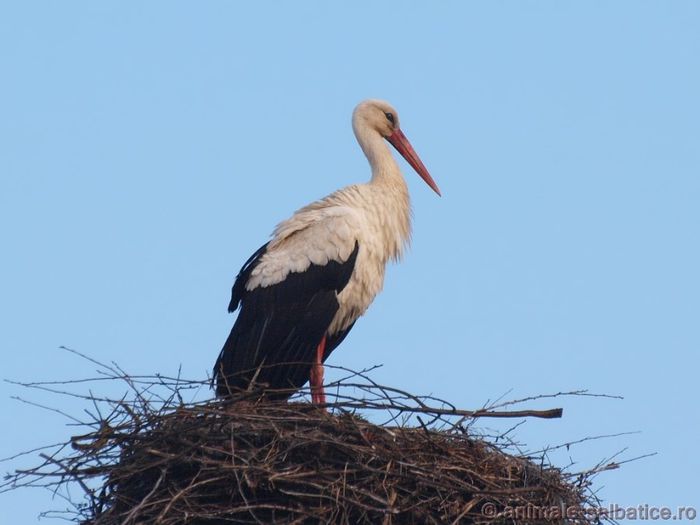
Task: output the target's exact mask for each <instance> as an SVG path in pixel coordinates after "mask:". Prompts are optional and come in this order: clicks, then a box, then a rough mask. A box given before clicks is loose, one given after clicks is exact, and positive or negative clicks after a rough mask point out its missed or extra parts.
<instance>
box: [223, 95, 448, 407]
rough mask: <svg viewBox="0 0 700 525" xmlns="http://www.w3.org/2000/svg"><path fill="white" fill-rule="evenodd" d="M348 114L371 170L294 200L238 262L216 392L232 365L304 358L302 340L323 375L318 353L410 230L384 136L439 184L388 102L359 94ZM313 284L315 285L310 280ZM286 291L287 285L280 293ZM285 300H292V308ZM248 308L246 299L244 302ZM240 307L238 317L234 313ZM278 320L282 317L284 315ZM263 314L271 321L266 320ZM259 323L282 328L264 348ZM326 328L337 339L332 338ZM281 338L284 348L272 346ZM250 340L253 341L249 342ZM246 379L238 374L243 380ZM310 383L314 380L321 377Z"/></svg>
mask: <svg viewBox="0 0 700 525" xmlns="http://www.w3.org/2000/svg"><path fill="white" fill-rule="evenodd" d="M352 124H353V130H354V132H355V136H356V137H357V140H358V142H359V144H360V146H361V148H362V150H363V152H364V153H365V155H366V156H367V159H368V161H369V163H370V166H371V168H372V178H371V180H370V181H369V182H368V183H366V184H355V185H352V186H348V187H346V188H343V189H341V190H338V191H336V192H334V193H332V194H330V195H329V196H327V197H325V198H323V199H321V200H319V201H316V202H314V203H312V204H309V205H308V206H305V207H304V208H301V209H300V210H298V211H297V212H296V213H294V215H293V216H292V217H290V218H289V219H287V220H286V221H283V222H281V223H280V224H279V225H277V227H276V228H275V230H274V232H273V235H272V239H271V240H270V242H269V243H268V244H267V245H266V246H264V247H263V248H261V250H259V251H258V252H256V254H254V256H253V257H252V258H251V260H249V261H248V262H247V263H246V265H245V266H244V267H243V269H242V270H241V273H240V274H239V276H238V278H237V281H236V284H235V285H234V289H233V297H232V302H231V304H232V305H233V308H234V309H235V307H236V306H237V304H238V302H239V301H240V303H241V305H242V306H241V308H242V311H241V314H240V315H239V320H237V322H236V325H234V328H233V330H232V332H231V336H229V340H227V343H226V345H224V349H223V350H222V352H221V355H220V356H219V360H218V361H217V365H216V367H215V371H214V372H215V376H216V377H217V391H218V392H219V393H222V392H224V390H223V389H222V388H220V387H221V381H220V380H221V379H222V378H223V379H228V378H229V376H231V375H232V374H233V373H234V372H236V373H237V372H240V371H241V370H240V369H241V367H242V366H248V367H250V368H255V367H260V366H261V365H263V364H264V365H270V364H271V363H270V361H273V362H274V364H277V363H278V362H279V359H277V358H276V357H281V358H284V359H289V358H291V357H292V354H293V357H295V358H296V357H303V358H308V357H309V356H308V354H309V352H308V348H306V347H313V348H315V347H316V346H318V356H317V359H316V363H315V365H314V368H312V369H311V373H312V380H313V379H314V377H313V375H314V371H315V372H316V375H317V376H318V374H319V373H320V377H321V378H322V368H320V367H321V362H322V361H323V360H324V359H325V358H326V357H327V356H328V354H330V351H332V349H333V348H334V347H335V346H337V344H339V342H340V341H342V339H343V338H344V337H345V335H346V333H347V331H349V329H350V328H351V327H352V326H353V324H354V322H355V321H356V320H357V318H358V317H360V316H361V315H362V314H364V313H365V311H366V310H367V308H368V307H369V305H370V304H371V303H372V301H373V300H374V298H375V297H376V295H377V294H378V293H379V292H380V291H381V289H382V286H383V283H384V273H385V267H386V264H387V262H388V261H389V260H390V259H393V260H398V259H400V257H401V255H402V253H403V250H404V248H405V247H406V245H407V244H408V243H409V241H410V236H411V208H410V202H409V195H408V188H407V186H406V182H405V180H404V178H403V176H402V175H401V171H400V169H399V167H398V164H397V163H396V161H395V160H394V157H393V156H392V154H391V152H390V151H389V148H388V145H387V142H386V141H385V140H384V139H386V140H388V141H389V142H390V143H391V144H392V145H394V147H396V149H397V150H398V151H399V152H400V153H401V154H402V155H403V156H404V157H405V158H406V160H407V161H408V162H409V163H410V164H411V165H412V166H413V167H414V169H416V171H417V172H418V173H419V175H421V177H423V179H424V180H425V181H426V182H427V183H428V184H429V185H430V186H431V188H433V190H435V191H436V192H437V193H438V194H439V190H438V188H437V185H436V184H435V182H434V181H433V180H432V178H431V177H430V175H429V174H428V171H427V170H426V169H425V167H424V166H423V164H422V162H421V161H420V159H419V158H418V156H417V155H416V153H415V151H414V150H413V148H412V147H411V145H410V143H409V142H408V140H407V139H406V138H405V136H404V135H403V133H402V132H401V130H400V128H399V121H398V116H397V115H396V110H394V109H393V108H392V107H391V106H390V105H389V104H388V103H386V102H383V101H379V100H368V101H365V102H362V103H361V104H359V105H358V106H357V108H356V109H355V111H354V113H353V120H352ZM347 274H349V278H348V277H347ZM343 276H344V277H343ZM300 279H302V280H303V282H304V285H303V287H301V288H300V286H301V285H300V284H299V283H298V282H297V281H299V280H300ZM300 282H301V281H300ZM237 287H238V288H237ZM313 287H316V288H317V290H313V289H311V288H313ZM292 289H293V290H292ZM286 291H289V294H287V295H285V293H286ZM292 291H293V293H292ZM316 292H318V293H316ZM329 293H331V295H332V296H330V297H328V301H326V302H325V303H324V306H323V307H321V306H320V305H319V301H317V300H316V299H317V298H318V297H321V295H323V294H326V295H323V296H324V297H326V296H327V295H328V294H329ZM263 294H266V295H265V297H267V299H265V301H261V300H258V299H256V298H255V297H257V296H262V295H263ZM307 295H308V301H307V302H308V303H309V304H308V305H307V306H306V307H305V308H306V309H307V310H306V311H303V312H299V311H298V310H299V309H303V308H304V307H302V306H299V304H302V303H303V304H306V303H304V301H306V300H307ZM249 297H251V298H249ZM302 298H304V299H302ZM248 303H250V304H251V305H252V304H254V307H255V308H256V309H257V310H258V311H257V314H256V315H257V316H258V317H265V324H264V326H263V328H262V329H260V328H259V327H258V324H256V321H255V319H256V317H255V316H253V315H244V310H245V309H246V308H247V305H248ZM261 303H262V304H261ZM297 303H299V304H297ZM292 304H293V305H294V308H291V305H292ZM287 307H289V308H287ZM252 308H253V306H250V308H249V310H251V312H252ZM285 308H287V309H285ZM331 308H332V309H333V311H330V309H331ZM280 310H282V311H284V312H285V313H284V315H281V314H279V311H280ZM329 313H330V314H332V316H330V315H329ZM314 315H318V318H319V323H322V324H323V326H320V325H318V326H317V325H314V327H313V328H314V329H313V330H308V329H307V330H306V332H314V335H313V336H309V337H308V341H306V342H304V344H302V343H301V342H300V343H298V344H297V343H296V341H297V340H298V339H299V338H300V337H302V336H301V335H299V333H298V330H297V328H298V326H300V325H301V324H302V323H306V322H307V321H309V319H310V318H311V317H313V316H314ZM243 317H245V319H246V320H245V321H241V319H242V318H243ZM294 319H296V321H295V320H294ZM329 321H330V322H329ZM244 322H245V323H248V325H250V326H249V327H248V332H250V331H255V334H256V335H255V337H252V336H250V337H249V336H248V334H247V333H246V331H245V327H241V328H240V329H239V330H237V327H238V325H239V323H244ZM285 322H286V323H287V324H288V326H283V325H282V323H285ZM271 323H277V324H275V325H274V326H273V325H272V324H271ZM270 327H271V328H270ZM265 330H268V331H274V332H275V334H277V331H279V332H280V334H278V335H275V336H274V337H272V336H270V337H271V338H272V339H274V341H273V340H272V339H271V340H270V341H269V346H270V347H269V348H262V347H264V346H265V344H266V340H265V337H266V332H265ZM258 332H259V333H258ZM285 334H286V335H285ZM334 337H335V338H336V339H337V341H334V340H333V339H332V338H334ZM327 338H328V340H329V341H333V344H331V348H330V349H326V340H327ZM239 341H245V344H243V343H240V344H239V343H238V342H239ZM293 343H294V344H293ZM284 344H287V345H288V346H290V349H291V350H290V349H286V350H285V349H280V348H279V347H280V346H284ZM246 345H247V346H246ZM275 345H276V346H275ZM251 346H254V348H253V349H251V348H249V347H251ZM301 347H304V348H306V350H304V349H302V348H301ZM253 351H254V354H255V359H252V360H251V359H244V357H246V356H242V355H240V354H242V353H244V352H248V354H251V353H252V352H253ZM243 364H245V365H243ZM279 365H281V362H279ZM310 366H311V362H309V361H307V363H306V368H305V369H304V367H302V370H301V372H298V373H296V374H293V375H295V377H296V380H293V381H292V380H290V381H288V383H289V386H291V387H296V388H298V387H299V386H301V384H299V382H300V381H301V379H306V378H307V377H308V373H309V372H308V370H309V367H310ZM258 372H259V371H258ZM304 374H305V375H304ZM273 376H274V377H273ZM278 376H280V377H281V378H282V384H277V383H279V381H275V380H277V379H278ZM258 377H260V374H259V373H258ZM269 377H270V378H273V379H274V380H273V379H270V381H268V382H269V383H273V384H272V386H273V387H277V388H283V387H284V386H286V383H285V378H284V374H280V373H279V371H276V372H275V374H270V375H269ZM299 378H301V379H299ZM248 381H249V379H246V380H245V381H243V382H241V381H238V382H237V383H236V384H237V385H239V386H240V385H241V384H243V385H244V386H245V384H246V383H247V382H248ZM228 383H229V384H227V385H226V386H230V383H231V381H228ZM312 383H313V381H312ZM312 386H315V387H316V388H317V389H318V388H320V385H312ZM321 395H322V394H321ZM315 399H316V400H317V401H318V400H322V399H323V398H322V397H317V398H315Z"/></svg>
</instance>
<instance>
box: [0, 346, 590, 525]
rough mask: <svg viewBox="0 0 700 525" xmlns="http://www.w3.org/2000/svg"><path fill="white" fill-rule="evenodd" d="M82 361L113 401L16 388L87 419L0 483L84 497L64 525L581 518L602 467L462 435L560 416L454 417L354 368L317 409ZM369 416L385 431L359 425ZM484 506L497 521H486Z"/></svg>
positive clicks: (440, 404)
mask: <svg viewBox="0 0 700 525" xmlns="http://www.w3.org/2000/svg"><path fill="white" fill-rule="evenodd" d="M91 361H92V362H94V363H97V364H98V365H99V366H100V368H99V370H98V377H97V378H96V379H97V380H98V381H103V380H105V379H111V380H118V381H122V382H124V384H125V385H126V386H127V387H128V388H127V391H126V393H125V394H124V395H123V396H119V397H117V398H116V399H110V398H108V397H104V396H95V395H93V394H92V393H89V394H87V395H86V394H84V393H78V392H74V391H70V388H73V387H76V386H79V385H82V384H83V381H82V380H78V381H70V382H41V383H25V384H23V386H27V387H29V388H34V389H40V390H43V391H48V392H51V393H54V394H64V395H69V396H72V397H77V398H79V399H85V400H88V401H89V402H90V404H91V406H92V408H91V410H86V411H85V413H86V414H88V419H87V420H85V421H80V420H78V419H76V418H75V417H74V416H68V417H70V418H71V421H72V422H73V423H75V422H76V421H78V422H79V423H80V425H82V426H83V427H85V431H83V432H80V433H76V434H75V435H74V436H73V437H72V438H71V439H70V440H68V441H67V442H66V443H63V444H61V445H59V446H58V447H56V449H55V450H53V452H52V453H47V451H46V450H43V451H42V452H41V454H40V455H39V457H40V459H41V462H40V464H39V465H37V466H35V467H33V468H30V469H25V470H19V471H16V472H15V473H14V474H12V475H10V476H9V477H7V478H6V480H5V483H4V484H2V485H0V492H1V491H6V490H11V489H13V488H16V487H19V486H42V487H48V488H50V489H52V490H56V491H58V490H61V489H65V488H66V487H67V486H69V485H73V486H78V487H80V489H81V490H82V493H83V495H84V498H83V499H81V500H80V501H74V503H75V515H74V516H73V518H74V521H75V522H79V523H83V524H85V525H117V524H120V525H122V524H123V525H128V524H136V523H153V524H161V525H171V524H182V523H188V524H196V525H205V524H206V525H218V524H231V523H341V524H342V523H346V524H361V523H367V524H369V523H383V524H387V525H388V524H403V523H407V524H410V523H417V524H418V523H420V524H423V523H428V524H429V523H435V524H438V523H454V524H459V523H506V522H507V523H512V522H513V520H512V519H511V518H510V517H508V516H506V515H504V514H499V512H500V511H502V510H503V509H506V508H508V507H525V506H528V505H530V506H536V507H555V506H560V507H567V508H584V507H585V506H587V505H589V503H590V502H589V498H591V495H590V491H589V485H590V477H591V476H592V475H594V474H595V473H597V472H600V471H601V470H603V466H602V465H601V466H599V467H598V468H596V469H591V471H589V472H586V473H579V474H571V473H565V472H562V471H561V470H559V469H557V468H554V467H551V466H548V465H546V464H545V462H544V461H543V458H540V461H532V456H529V457H524V456H519V455H518V454H512V453H507V450H508V449H507V448H503V447H504V445H499V446H497V445H496V444H494V443H492V442H489V441H488V440H486V439H483V437H477V436H476V435H475V434H474V433H473V432H472V427H471V424H472V423H473V421H474V420H475V419H476V418H482V417H516V418H523V417H540V418H553V417H561V409H551V410H513V411H503V410H500V411H499V410H494V409H493V408H494V407H504V406H511V405H512V403H510V402H505V403H501V402H500V401H499V402H498V403H500V404H493V405H492V406H487V407H484V408H482V409H479V410H460V409H457V408H456V407H454V406H452V405H451V404H449V403H447V402H444V401H441V400H439V399H436V398H432V397H425V396H415V395H412V394H410V393H408V392H405V391H402V390H399V389H395V388H390V387H386V386H383V385H378V384H376V383H375V382H373V381H372V380H371V379H370V378H369V377H368V375H367V373H366V371H365V372H362V373H348V376H347V377H346V378H344V379H343V380H341V381H340V382H338V383H337V384H334V385H332V386H333V387H334V388H335V394H334V396H335V399H336V402H335V403H329V404H328V405H327V406H326V408H327V410H322V409H319V408H318V407H314V406H311V405H310V404H308V403H306V402H300V399H299V398H296V399H293V400H292V401H291V402H289V403H286V402H277V403H271V402H265V401H263V400H261V398H259V397H256V393H255V392H249V393H245V394H242V395H241V396H239V397H238V398H236V399H234V400H228V401H221V400H207V401H202V402H196V403H194V402H193V403H186V402H184V401H183V398H185V397H188V394H190V393H192V392H194V391H197V390H198V389H201V388H202V386H203V383H202V382H196V381H184V380H182V379H181V378H179V377H175V378H167V377H161V376H157V377H146V376H134V377H130V376H128V375H127V374H126V373H124V371H123V370H121V368H119V367H118V366H117V365H114V364H113V365H104V364H102V363H98V362H97V361H94V360H92V359H91ZM577 394H580V393H578V392H572V393H562V394H559V395H577ZM542 397H547V396H542ZM534 399H536V398H534ZM377 415H381V417H385V418H386V420H387V422H388V423H387V424H382V425H377V424H374V423H371V422H370V421H368V420H367V419H365V417H368V416H369V417H376V416H377ZM424 419H428V422H427V423H426V421H424ZM411 423H413V424H411ZM516 426H517V425H516ZM499 438H501V440H503V439H502V438H503V435H501V436H499ZM505 447H507V441H506V445H505ZM487 505H490V506H491V507H489V508H491V509H493V508H495V509H496V510H497V511H498V512H496V513H490V514H489V515H488V516H487V515H485V514H484V509H485V508H486V506H487ZM530 522H531V523H532V521H530ZM550 522H551V521H550ZM579 522H581V523H593V522H594V520H593V519H591V520H584V519H581V520H579Z"/></svg>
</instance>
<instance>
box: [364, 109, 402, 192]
mask: <svg viewBox="0 0 700 525" xmlns="http://www.w3.org/2000/svg"><path fill="white" fill-rule="evenodd" d="M353 131H354V132H355V137H356V138H357V142H358V143H359V144H360V147H361V148H362V151H363V152H364V154H365V156H366V157H367V161H368V162H369V165H370V167H371V168H372V182H371V183H372V184H381V185H384V184H388V185H390V186H399V187H405V186H406V181H405V180H404V178H403V175H402V174H401V170H400V169H399V165H398V164H397V163H396V159H394V156H393V155H392V154H391V150H389V145H388V144H387V143H386V141H385V140H384V138H383V137H382V136H381V135H380V134H379V133H377V132H376V131H375V130H373V129H371V128H369V127H367V126H362V125H360V126H356V125H355V124H354V123H353Z"/></svg>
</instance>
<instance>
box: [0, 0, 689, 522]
mask: <svg viewBox="0 0 700 525" xmlns="http://www.w3.org/2000/svg"><path fill="white" fill-rule="evenodd" d="M699 27H700V4H698V3H697V2H691V1H674V2H663V1H660V0H659V1H653V2H652V1H634V2H632V1H628V2H623V1H620V2H583V1H581V2H559V1H550V2H546V1H537V2H535V1H526V2H486V1H484V2H439V3H438V2H430V3H428V2H425V3H418V2H381V3H379V2H346V3H343V4H342V5H341V4H340V3H334V4H332V5H331V4H330V3H326V2H313V3H312V2H305V3H298V2H296V3H291V2H288V3H284V2H248V3H247V4H245V5H244V4H242V3H235V2H224V1H220V2H198V3H197V4H196V5H195V4H192V3H185V2H173V1H167V2H166V1H160V2H156V1H154V2H88V1H84V2H3V3H2V4H1V5H0V72H1V75H2V80H1V81H0V225H1V226H0V228H1V229H2V237H1V239H2V259H1V262H0V265H1V270H2V271H0V283H1V291H2V294H1V296H2V299H1V300H0V318H1V319H2V339H1V342H2V354H1V355H2V377H4V378H11V379H18V380H39V379H60V378H75V377H82V376H86V375H90V371H91V370H92V367H90V366H86V365H85V364H84V363H82V362H80V361H79V360H76V359H75V358H73V357H72V356H70V355H68V354H66V353H65V352H61V351H59V350H58V347H59V346H60V345H66V346H70V347H73V348H75V349H78V350H80V351H82V352H85V353H88V354H90V355H92V356H94V357H96V358H97V359H100V360H104V361H110V360H115V361H117V362H118V363H119V364H121V365H122V366H123V367H124V368H125V369H127V370H128V371H130V372H132V373H134V374H137V373H155V372H161V373H166V374H167V373H175V372H176V371H177V369H178V367H179V366H180V365H182V369H183V374H184V375H185V376H187V377H204V376H205V375H206V374H207V373H208V372H209V370H210V368H211V366H212V364H213V361H214V359H215V358H216V355H217V353H218V351H219V349H220V347H221V345H222V343H223V341H224V339H225V337H226V335H227V334H228V331H229V329H230V326H231V324H232V322H233V317H232V316H229V315H228V314H227V313H226V306H227V304H228V298H229V297H228V296H229V291H230V285H231V283H232V280H233V278H234V276H235V274H236V272H237V271H238V269H239V267H240V265H241V264H242V263H243V262H244V261H245V259H246V258H247V257H248V255H249V254H250V253H251V252H252V251H253V250H254V249H256V248H257V247H258V246H259V245H260V244H262V243H263V242H264V241H265V240H266V238H267V236H268V234H269V233H270V231H271V229H272V227H273V226H274V225H275V224H276V223H277V222H278V221H279V220H282V219H284V218H286V217H287V216H288V215H289V214H290V213H291V212H293V211H294V210H295V209H297V208H298V207H300V206H301V205H303V204H306V203H307V202H309V201H311V200H313V199H316V198H319V197H321V196H323V195H325V194H327V193H329V192H330V191H332V190H334V189H336V188H339V187H341V186H344V185H346V184H350V183H353V182H360V181H364V180H366V179H367V177H368V174H369V173H368V167H367V165H366V162H365V159H364V158H363V156H362V154H361V152H360V150H359V148H358V147H357V145H356V143H355V141H354V138H353V135H352V131H351V129H350V113H351V111H352V109H353V107H354V105H355V104H356V103H357V102H358V101H360V100H362V99H364V98H367V97H379V98H385V99H387V100H389V101H391V102H392V103H393V104H394V105H395V106H396V107H397V108H398V109H399V112H400V114H401V118H402V125H403V129H404V131H405V132H406V134H407V136H408V137H409V138H410V139H411V141H412V142H413V145H414V146H415V148H416V150H417V151H418V152H419V153H420V155H421V156H422V158H423V161H424V162H425V164H426V165H427V166H428V168H429V169H430V170H431V173H432V174H433V176H434V178H435V179H436V181H437V182H438V184H439V185H440V188H441V189H442V191H443V195H444V197H443V198H441V199H440V198H438V197H437V196H436V195H434V194H433V193H432V192H431V191H430V190H429V189H428V188H427V187H426V186H425V185H424V184H423V183H422V182H421V181H420V179H418V177H417V176H416V175H415V174H414V173H413V172H411V171H410V168H408V166H406V165H405V164H402V165H403V166H404V168H405V173H406V175H407V178H408V179H409V186H410V189H411V193H412V198H413V205H414V214H415V227H414V242H413V247H412V249H411V251H410V253H409V254H408V257H407V258H406V260H405V261H404V262H403V263H402V264H401V265H398V266H394V267H392V268H390V271H389V272H388V276H387V282H386V286H385V289H384V292H383V293H382V295H381V296H380V297H379V298H378V299H377V301H376V302H375V304H374V305H373V306H372V308H371V309H370V311H369V312H368V314H367V315H366V316H365V318H363V319H362V320H361V321H360V322H359V323H358V324H357V326H356V328H355V330H354V331H353V333H352V334H351V336H350V337H349V338H348V339H347V341H346V342H345V343H344V344H343V346H342V347H341V348H340V349H339V350H338V351H337V352H336V353H335V354H334V355H333V358H332V360H331V362H332V363H333V364H338V365H344V366H348V367H351V368H362V367H365V366H368V365H372V364H378V363H382V364H383V365H384V366H383V368H381V369H380V370H378V371H377V372H376V373H375V378H376V379H377V380H378V381H381V382H383V383H386V384H392V385H395V386H398V387H403V388H406V389H409V390H411V391H413V392H416V393H433V394H435V395H437V396H440V397H443V398H447V399H449V400H451V401H452V402H454V403H455V404H457V405H459V406H461V407H464V408H476V407H479V406H481V405H482V404H483V403H484V402H485V401H486V400H487V399H493V398H495V397H498V396H500V395H501V394H503V393H504V392H506V391H508V390H510V389H512V392H511V393H510V394H509V397H522V396H526V395H532V394H538V393H547V392H556V391H560V390H572V389H579V388H588V389H591V390H592V391H595V392H606V393H612V394H621V395H623V396H625V400H624V401H610V400H607V401H606V400H597V399H593V400H591V399H587V400H584V399H570V400H560V401H559V402H556V403H543V404H542V406H543V407H548V406H552V405H561V406H563V407H564V408H565V417H564V418H563V419H562V420H556V421H536V420H535V421H529V422H528V423H527V424H526V425H524V426H523V427H520V429H519V430H518V436H519V437H520V438H521V440H523V441H526V442H527V443H528V444H529V445H530V447H531V448H533V449H536V448H541V447H543V446H546V445H549V444H552V445H554V444H558V443H561V442H563V441H568V440H575V439H579V438H583V437H586V436H590V435H596V434H609V433H615V432H623V431H634V430H639V431H641V433H639V434H635V435H631V436H625V437H621V438H615V439H609V440H603V441H596V442H590V443H585V444H582V445H580V446H577V447H574V448H573V449H572V450H571V451H570V452H569V453H567V454H564V455H560V456H556V457H555V458H554V459H555V460H556V461H558V462H559V463H562V464H565V463H567V462H568V461H569V456H571V458H573V459H574V460H575V461H577V462H578V464H579V466H580V467H582V468H583V467H586V466H591V465H593V464H595V463H596V462H597V461H599V460H600V459H603V458H604V457H606V456H608V455H610V454H613V453H615V452H617V451H618V450H620V449H622V448H624V447H628V451H627V452H625V454H623V458H624V457H633V456H637V455H641V454H646V453H650V452H658V455H657V456H655V457H653V458H650V459H645V460H642V461H639V462H636V463H632V464H629V465H626V466H625V467H624V468H622V469H621V470H619V471H616V472H611V473H606V474H604V475H602V476H601V477H600V478H599V479H598V483H599V486H600V487H602V488H601V492H600V494H601V496H602V497H603V498H605V499H606V500H607V501H608V502H613V503H617V504H619V505H638V504H650V505H659V506H660V505H667V506H677V505H696V506H698V507H700V497H698V492H697V480H696V475H697V472H698V470H700V460H699V459H698V454H697V436H698V435H700V417H698V416H699V415H700V414H699V412H700V411H699V410H698V406H697V402H698V390H697V382H698V350H699V348H700V319H699V318H700V271H699V269H700V242H699V239H698V237H699V235H698V230H699V227H700V30H699V29H698V28H699ZM17 394H22V395H26V394H28V393H26V392H21V391H19V390H18V389H17V388H16V387H13V386H11V385H7V384H3V385H2V386H1V387H0V404H1V411H2V418H3V421H4V424H3V432H2V433H1V434H0V452H1V453H0V456H5V455H7V454H9V453H11V452H14V451H17V450H20V449H26V448H31V447H33V446H37V445H40V444H44V443H47V442H54V441H57V440H60V439H64V438H65V437H66V436H68V435H70V432H71V429H70V428H67V427H65V426H64V422H65V421H64V420H63V419H62V418H60V417H59V416H55V415H53V414H48V413H45V412H42V411H39V410H35V409H33V408H31V407H28V406H26V405H22V404H19V403H17V402H15V401H12V400H10V399H9V397H10V396H11V395H17ZM42 400H43V401H47V402H50V401H52V399H51V398H49V399H42ZM53 401H58V402H59V403H61V404H62V403H65V404H66V406H65V408H66V409H68V410H72V411H79V410H80V409H81V408H82V407H81V406H80V405H79V404H72V403H68V402H64V401H59V400H56V399H53ZM538 406H539V405H538ZM511 423H512V422H509V424H511ZM489 424H490V425H492V426H493V425H496V424H495V423H491V422H490V423H489ZM496 426H497V425H496ZM25 465H26V463H25ZM6 468H7V466H5V468H4V469H3V470H5V469H6ZM0 506H1V508H2V509H3V510H2V516H3V518H2V519H3V520H7V521H3V523H5V522H6V523H32V522H34V521H35V520H36V516H37V514H38V513H39V511H41V510H44V509H46V508H51V507H58V508H61V507H62V506H63V502H61V501H54V502H51V501H50V498H49V495H48V494H45V493H43V492H41V491H25V492H20V493H11V494H9V495H2V496H0Z"/></svg>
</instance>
